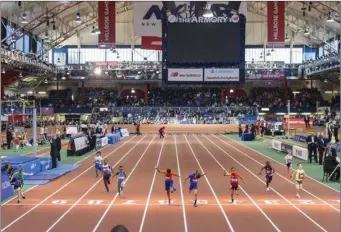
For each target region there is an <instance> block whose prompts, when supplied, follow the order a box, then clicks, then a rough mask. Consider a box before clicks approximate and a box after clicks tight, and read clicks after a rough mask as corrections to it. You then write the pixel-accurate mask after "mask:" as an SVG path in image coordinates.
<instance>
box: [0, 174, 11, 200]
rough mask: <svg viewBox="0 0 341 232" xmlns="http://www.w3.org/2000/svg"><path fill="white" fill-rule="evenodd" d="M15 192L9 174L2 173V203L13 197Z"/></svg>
mask: <svg viewBox="0 0 341 232" xmlns="http://www.w3.org/2000/svg"><path fill="white" fill-rule="evenodd" d="M13 194H14V191H13V188H12V185H11V183H10V181H9V177H8V175H7V173H5V172H3V173H1V201H3V200H5V199H7V198H9V197H11V196H13Z"/></svg>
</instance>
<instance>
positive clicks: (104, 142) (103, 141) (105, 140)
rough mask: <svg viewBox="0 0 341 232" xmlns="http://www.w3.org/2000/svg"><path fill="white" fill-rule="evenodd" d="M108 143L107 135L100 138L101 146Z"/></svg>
mask: <svg viewBox="0 0 341 232" xmlns="http://www.w3.org/2000/svg"><path fill="white" fill-rule="evenodd" d="M106 145H108V137H103V138H101V146H102V147H104V146H106Z"/></svg>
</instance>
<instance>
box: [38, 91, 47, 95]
mask: <svg viewBox="0 0 341 232" xmlns="http://www.w3.org/2000/svg"><path fill="white" fill-rule="evenodd" d="M38 94H42V95H43V94H46V92H45V91H39V92H38Z"/></svg>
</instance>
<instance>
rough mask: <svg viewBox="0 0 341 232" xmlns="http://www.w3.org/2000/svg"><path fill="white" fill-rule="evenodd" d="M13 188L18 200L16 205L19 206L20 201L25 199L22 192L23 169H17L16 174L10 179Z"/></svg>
mask: <svg viewBox="0 0 341 232" xmlns="http://www.w3.org/2000/svg"><path fill="white" fill-rule="evenodd" d="M10 182H11V183H12V185H13V187H14V190H15V192H16V194H17V197H18V200H17V203H18V204H20V199H21V198H22V199H26V197H25V196H24V194H23V192H22V188H23V186H24V169H23V168H19V170H18V172H16V173H14V174H13V175H12V177H11V181H10Z"/></svg>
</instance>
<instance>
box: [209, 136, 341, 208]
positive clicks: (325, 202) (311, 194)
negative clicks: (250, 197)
mask: <svg viewBox="0 0 341 232" xmlns="http://www.w3.org/2000/svg"><path fill="white" fill-rule="evenodd" d="M215 137H216V138H218V139H219V140H220V141H221V142H223V143H225V144H226V145H228V146H229V147H232V148H233V149H235V150H236V151H238V152H240V153H241V154H243V155H244V156H246V157H248V158H249V159H251V160H253V161H254V162H256V163H258V164H259V165H261V166H264V164H262V163H261V162H259V161H258V160H256V159H254V158H252V157H251V156H249V155H247V154H246V153H244V152H243V151H241V150H239V149H238V148H236V147H234V146H233V145H230V144H229V143H227V142H225V141H224V140H222V139H220V138H219V137H217V136H215ZM271 160H272V159H271ZM276 174H277V175H278V176H280V177H281V178H283V179H284V180H286V181H287V182H289V183H290V184H292V182H291V181H290V180H289V179H287V178H285V177H284V176H282V175H281V174H279V173H278V172H276V173H275V175H276ZM303 191H304V192H306V193H308V194H309V195H310V196H312V197H314V198H316V199H317V200H319V201H321V202H323V203H324V204H326V205H328V206H329V207H331V208H332V209H334V210H336V211H337V212H340V210H339V209H338V208H336V207H334V206H333V205H331V204H329V203H328V202H327V201H325V200H323V199H321V198H319V197H318V196H316V195H314V194H313V193H311V192H309V191H308V190H306V189H303Z"/></svg>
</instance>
